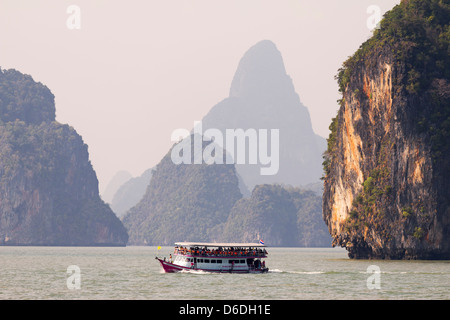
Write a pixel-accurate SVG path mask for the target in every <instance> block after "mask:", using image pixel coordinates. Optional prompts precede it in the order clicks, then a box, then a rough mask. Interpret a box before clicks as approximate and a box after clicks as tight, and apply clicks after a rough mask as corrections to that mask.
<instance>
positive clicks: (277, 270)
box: [269, 269, 325, 274]
mask: <svg viewBox="0 0 450 320" xmlns="http://www.w3.org/2000/svg"><path fill="white" fill-rule="evenodd" d="M269 273H290V274H323V273H325V271H283V270H280V269H269Z"/></svg>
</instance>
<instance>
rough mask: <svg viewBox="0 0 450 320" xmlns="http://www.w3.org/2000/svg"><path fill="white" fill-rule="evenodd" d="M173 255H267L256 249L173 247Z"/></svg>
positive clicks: (264, 251) (265, 252) (263, 251)
mask: <svg viewBox="0 0 450 320" xmlns="http://www.w3.org/2000/svg"><path fill="white" fill-rule="evenodd" d="M174 253H175V254H182V255H192V256H203V257H209V256H212V257H228V256H232V257H234V256H236V257H239V256H252V257H263V256H265V255H266V254H267V251H266V250H265V249H258V248H233V247H230V248H221V247H219V248H217V249H212V250H211V249H208V248H207V247H203V248H199V247H192V248H187V247H181V246H180V247H175V251H174Z"/></svg>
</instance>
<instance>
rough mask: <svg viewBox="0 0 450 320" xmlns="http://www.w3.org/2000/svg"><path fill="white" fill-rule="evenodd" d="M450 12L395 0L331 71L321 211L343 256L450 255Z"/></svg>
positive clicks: (438, 4)
mask: <svg viewBox="0 0 450 320" xmlns="http://www.w3.org/2000/svg"><path fill="white" fill-rule="evenodd" d="M449 17H450V7H449V4H448V1H434V0H430V1H414V0H411V1H402V3H401V4H399V5H398V6H396V7H395V8H393V9H392V10H391V11H390V12H388V13H387V14H386V15H385V17H384V19H383V21H382V22H381V25H380V28H379V30H376V31H375V33H374V35H373V37H372V38H371V39H369V40H368V41H367V42H365V43H364V44H363V45H362V46H361V48H360V49H359V50H358V51H357V52H356V53H355V54H354V55H353V56H352V57H350V58H349V60H347V61H346V62H345V63H344V66H343V68H342V69H340V70H339V74H338V76H337V79H338V82H339V85H340V91H341V92H342V100H341V101H340V109H339V112H338V114H337V116H336V118H335V119H334V120H333V122H332V124H331V125H330V130H331V133H330V137H329V139H328V150H327V152H326V153H325V157H324V158H325V161H324V171H325V176H324V195H323V216H324V219H325V221H326V223H327V225H328V228H329V231H330V233H331V235H332V237H333V244H334V245H340V246H343V247H345V248H346V249H347V250H348V252H349V256H350V257H352V258H385V259H449V258H450V208H449V199H450V194H449V192H450V185H449V160H448V155H449V132H450V130H449V129H450V112H449V107H450V101H449V98H450V82H449V74H450V73H449V65H450V64H449V56H448V44H449Z"/></svg>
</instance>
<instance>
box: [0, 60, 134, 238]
mask: <svg viewBox="0 0 450 320" xmlns="http://www.w3.org/2000/svg"><path fill="white" fill-rule="evenodd" d="M127 240H128V234H127V232H126V229H125V228H124V226H123V225H122V223H121V221H120V220H119V219H118V218H117V217H116V216H115V214H114V213H113V212H112V210H111V209H110V208H109V206H108V205H106V204H105V203H104V202H103V201H102V200H101V199H100V197H99V192H98V180H97V176H96V174H95V171H94V170H93V168H92V165H91V163H90V161H89V153H88V147H87V145H86V144H85V143H84V142H83V140H82V138H81V136H80V135H78V134H77V132H76V131H75V130H74V129H73V128H72V127H70V126H68V125H63V124H60V123H58V122H56V121H55V105H54V96H53V94H52V93H51V92H50V90H49V89H48V88H47V87H45V86H44V85H42V84H41V83H36V82H34V80H33V79H32V78H31V77H30V76H28V75H24V74H22V73H20V72H18V71H16V70H1V69H0V244H4V245H64V246H65V245H70V246H79V245H80V246H81V245H82V246H93V245H99V246H106V245H107V246H123V245H126V243H127Z"/></svg>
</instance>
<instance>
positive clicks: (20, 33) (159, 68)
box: [0, 0, 400, 190]
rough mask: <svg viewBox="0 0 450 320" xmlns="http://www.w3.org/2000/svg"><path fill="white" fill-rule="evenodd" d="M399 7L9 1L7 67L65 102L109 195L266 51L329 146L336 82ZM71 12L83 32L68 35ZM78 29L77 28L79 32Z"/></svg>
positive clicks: (320, 2) (186, 0)
mask: <svg viewBox="0 0 450 320" xmlns="http://www.w3.org/2000/svg"><path fill="white" fill-rule="evenodd" d="M398 3H400V0H369V1H367V0H316V1H312V0H309V1H306V0H226V1H224V0H131V1H124V0H121V1H119V0H71V1H66V0H0V66H1V67H2V68H3V69H9V68H14V69H17V70H19V71H21V72H23V73H26V74H30V75H31V76H32V77H33V78H34V80H35V81H39V82H42V83H43V84H45V85H46V86H48V87H49V88H50V90H51V91H52V92H53V94H54V95H55V97H56V113H57V120H58V121H59V122H61V123H68V124H70V125H71V126H73V127H74V128H75V129H76V130H77V132H78V133H79V134H80V135H82V137H83V139H84V141H85V143H87V144H88V145H89V153H90V158H91V161H92V164H93V166H94V169H95V171H96V172H97V176H98V178H99V182H100V190H103V189H104V187H105V186H106V184H107V183H108V182H109V180H110V179H111V178H112V176H113V175H114V174H115V173H116V172H117V171H119V170H127V171H129V172H130V173H131V174H132V175H134V176H137V175H140V174H141V173H142V172H143V171H144V170H145V169H148V168H150V167H152V166H154V165H156V164H157V163H158V162H159V161H160V160H161V158H162V157H163V156H164V155H165V154H166V153H167V151H168V150H169V148H170V147H171V146H172V142H171V141H170V136H171V133H172V131H173V130H175V129H177V128H187V129H191V128H192V126H193V123H194V121H195V120H201V119H202V117H203V116H204V115H205V114H206V113H207V112H208V111H209V110H210V109H211V108H212V107H213V106H214V105H215V104H217V103H218V102H220V101H221V100H223V99H224V98H226V97H227V96H228V93H229V89H230V85H231V80H232V78H233V75H234V72H235V71H236V68H237V66H238V62H239V60H240V58H241V57H242V56H243V54H244V53H245V52H246V51H247V49H249V48H250V47H251V46H253V45H254V44H255V43H257V42H259V41H260V40H264V39H268V40H272V41H273V42H274V43H275V44H276V45H277V47H278V49H279V50H280V51H281V54H282V55H283V59H284V62H285V66H286V70H287V73H288V74H289V75H290V76H291V77H292V79H293V82H294V86H295V89H296V91H297V93H298V94H299V96H300V99H301V101H302V102H303V104H304V105H305V106H306V107H307V108H308V109H309V112H310V114H311V119H312V122H313V128H314V131H315V132H316V133H317V134H319V135H321V136H323V137H326V136H327V135H328V125H329V123H330V120H331V118H332V117H334V116H335V114H336V111H337V109H338V106H337V103H336V100H337V99H338V98H339V95H338V91H337V84H336V81H335V80H334V75H335V74H336V72H337V69H338V68H339V67H340V66H341V64H342V62H343V61H344V60H346V58H347V57H348V56H350V55H352V54H353V52H354V51H355V50H356V49H357V48H358V47H359V46H360V45H361V43H362V42H364V41H365V40H366V39H368V38H369V37H370V35H371V30H370V29H369V28H368V26H367V22H368V21H369V22H370V21H371V19H372V18H373V15H374V11H371V10H369V12H368V9H369V8H371V6H373V5H375V6H377V7H379V8H380V9H381V13H382V14H384V13H385V12H386V11H387V10H390V9H391V8H392V7H394V6H395V5H396V4H398ZM70 5H76V6H78V7H79V9H80V15H79V17H80V29H69V28H68V27H67V20H69V22H73V23H75V24H76V20H72V18H73V17H74V16H72V14H71V13H67V8H68V7H69V6H70ZM72 25H73V24H72Z"/></svg>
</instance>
